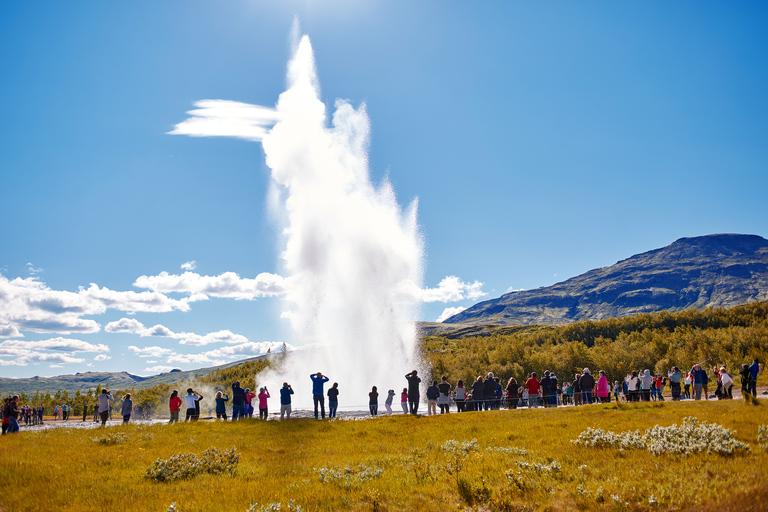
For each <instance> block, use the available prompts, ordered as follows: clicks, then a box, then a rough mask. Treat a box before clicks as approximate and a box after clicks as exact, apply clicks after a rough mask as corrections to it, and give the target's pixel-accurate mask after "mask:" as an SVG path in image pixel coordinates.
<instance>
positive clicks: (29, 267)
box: [27, 263, 43, 275]
mask: <svg viewBox="0 0 768 512" xmlns="http://www.w3.org/2000/svg"><path fill="white" fill-rule="evenodd" d="M27 271H28V272H29V273H30V274H32V275H35V274H39V273H40V272H42V271H43V269H41V268H35V266H34V265H33V264H32V263H27Z"/></svg>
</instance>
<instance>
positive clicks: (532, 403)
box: [525, 372, 541, 407]
mask: <svg viewBox="0 0 768 512" xmlns="http://www.w3.org/2000/svg"><path fill="white" fill-rule="evenodd" d="M525 387H526V388H528V407H538V406H539V389H540V388H541V384H540V383H539V379H537V378H536V372H532V373H531V377H530V378H529V379H528V380H527V381H525Z"/></svg>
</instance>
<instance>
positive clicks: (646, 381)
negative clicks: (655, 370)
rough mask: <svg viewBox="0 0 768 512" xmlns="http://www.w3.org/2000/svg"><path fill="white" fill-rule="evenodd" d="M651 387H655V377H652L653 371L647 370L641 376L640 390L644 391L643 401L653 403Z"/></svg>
mask: <svg viewBox="0 0 768 512" xmlns="http://www.w3.org/2000/svg"><path fill="white" fill-rule="evenodd" d="M651 385H653V377H652V376H651V370H648V369H646V370H645V371H643V374H642V375H641V376H640V389H642V391H643V401H644V402H650V401H651Z"/></svg>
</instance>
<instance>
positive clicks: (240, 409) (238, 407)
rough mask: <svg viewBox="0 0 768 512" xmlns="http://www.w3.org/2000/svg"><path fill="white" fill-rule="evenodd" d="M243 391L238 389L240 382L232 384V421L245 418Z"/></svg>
mask: <svg viewBox="0 0 768 512" xmlns="http://www.w3.org/2000/svg"><path fill="white" fill-rule="evenodd" d="M244 406H245V390H244V389H243V388H241V387H240V381H239V380H236V381H235V382H234V383H233V384H232V421H235V420H239V419H240V418H244V417H245V407H244Z"/></svg>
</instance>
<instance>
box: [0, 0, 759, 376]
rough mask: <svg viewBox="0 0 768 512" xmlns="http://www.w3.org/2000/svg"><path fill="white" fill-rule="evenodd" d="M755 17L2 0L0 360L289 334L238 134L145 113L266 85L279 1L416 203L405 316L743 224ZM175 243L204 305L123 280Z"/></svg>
mask: <svg viewBox="0 0 768 512" xmlns="http://www.w3.org/2000/svg"><path fill="white" fill-rule="evenodd" d="M767 10H768V7H766V6H765V5H764V4H762V3H758V2H752V3H731V4H726V3H722V2H675V3H672V4H670V3H668V2H589V3H576V2H571V3H566V2H507V1H504V2H483V3H479V4H477V3H466V2H452V1H449V2H433V1H426V2H399V1H387V2H383V1H371V2H352V1H330V2H312V1H305V2H291V1H285V2H259V1H247V2H246V1H232V2H204V1H194V0H193V1H184V2H181V1H175V0H168V1H164V2H143V1H139V2H131V3H130V4H126V3H121V4H117V3H113V4H110V3H104V2H89V1H84V2H79V3H77V4H76V5H75V4H67V3H61V2H53V1H40V2H33V3H30V2H4V3H3V4H2V5H0V69H1V70H2V75H0V76H2V79H0V105H2V107H0V114H1V115H2V122H0V155H2V158H1V159H0V178H1V181H0V183H2V186H1V187H0V199H1V201H0V216H1V217H2V219H3V222H2V223H0V241H1V242H0V375H3V376H8V377H28V376H33V375H55V374H61V373H74V372H77V371H89V370H104V371H119V370H127V371H130V372H133V373H139V374H150V373H157V371H160V370H161V369H164V368H170V367H180V368H183V369H192V368H196V367H200V366H209V365H211V364H213V363H215V362H220V361H224V360H235V359H240V358H242V357H247V356H248V355H252V354H255V353H258V352H259V351H260V350H263V349H264V348H265V347H270V346H274V344H279V343H281V342H283V341H291V340H289V339H288V334H287V327H286V325H285V322H284V321H283V320H280V318H279V315H280V311H281V307H282V304H281V302H282V301H281V298H280V296H279V295H277V294H276V295H269V294H268V293H267V294H265V293H262V292H263V288H258V286H262V285H263V283H260V282H257V281H258V279H257V276H259V275H260V274H267V277H269V276H273V275H274V276H277V277H279V262H278V259H279V251H280V234H279V229H278V228H277V227H276V225H275V222H274V221H273V219H272V217H271V216H270V214H269V211H268V207H267V203H268V191H269V179H270V178H269V168H267V166H266V164H265V161H264V151H263V149H262V147H261V144H260V143H259V142H252V141H246V140H240V139H234V138H219V137H215V138H214V137H211V138H196V137H185V136H178V135H168V132H169V131H171V130H173V128H174V126H175V125H176V124H178V123H180V122H182V121H183V120H184V119H186V118H187V117H188V115H187V112H188V111H189V110H191V109H192V108H193V104H194V103H195V102H197V101H199V100H203V99H225V100H233V101H239V102H244V103H250V104H255V105H265V106H274V104H275V102H276V101H277V98H278V95H279V94H280V93H281V92H282V91H283V90H285V85H286V79H285V70H286V63H287V61H288V59H289V58H290V52H291V44H290V31H291V27H292V23H293V20H294V18H295V17H297V18H298V19H299V20H300V23H301V30H302V32H303V33H306V34H308V35H309V37H310V38H311V40H312V46H313V48H314V52H315V58H316V64H317V70H318V75H319V80H320V85H321V89H322V99H323V101H324V102H325V103H326V105H328V106H329V107H331V106H332V105H333V103H334V100H335V99H337V98H343V99H347V100H349V101H350V102H351V103H352V104H353V105H360V104H361V103H363V102H364V103H365V104H366V105H367V111H368V115H369V117H370V123H371V142H370V149H369V158H370V172H371V177H372V180H373V181H374V182H375V183H378V182H380V181H381V180H382V179H384V178H385V177H388V179H389V180H390V181H391V183H392V185H393V187H394V189H395V191H396V193H397V196H398V200H399V202H400V204H401V205H403V206H405V205H407V204H408V203H410V202H411V201H412V200H413V199H414V198H418V204H419V210H418V220H419V225H420V229H421V233H422V235H423V237H424V242H425V260H426V261H425V270H424V283H423V286H424V288H425V289H430V290H432V291H433V292H434V293H433V294H432V296H433V297H435V300H434V301H433V302H425V303H424V304H422V306H421V319H423V320H430V321H432V320H435V319H437V318H438V317H440V316H441V314H442V313H443V311H444V310H445V308H454V307H455V308H459V307H467V306H469V305H471V304H473V303H475V302H477V301H478V300H482V299H483V298H491V297H496V296H499V295H501V294H502V293H505V292H506V291H508V290H510V289H530V288H536V287H540V286H547V285H550V284H553V283H555V282H558V281H561V280H564V279H567V278H569V277H572V276H575V275H578V274H580V273H582V272H585V271H587V270H589V269H592V268H596V267H601V266H606V265H611V264H613V263H615V262H616V261H618V260H621V259H624V258H627V257H629V256H631V255H633V254H636V253H639V252H644V251H646V250H650V249H654V248H657V247H662V246H664V245H667V244H669V243H671V242H673V241H674V240H676V239H677V238H680V237H686V236H697V235H705V234H711V233H722V232H733V233H750V234H757V235H761V236H766V235H768V215H766V210H765V206H764V204H765V199H764V198H765V196H766V191H768V172H766V171H768V169H767V168H766V167H767V164H768V140H766V139H767V138H768V131H767V130H766V129H765V119H768V97H766V95H765V91H766V90H768V65H767V64H768V41H767V40H766V39H767V38H768V35H767V34H766V31H765V30H764V27H765V26H766V21H768V16H767ZM188 262H195V263H194V268H193V266H192V265H188V267H187V268H188V269H189V272H191V273H194V274H197V275H199V276H209V277H210V278H211V279H210V280H209V281H210V283H208V284H209V285H210V286H209V287H208V288H206V289H207V290H209V293H208V295H207V296H208V300H202V299H200V300H187V301H185V298H186V299H189V297H190V295H189V294H188V295H183V294H178V293H172V292H167V291H158V290H157V289H155V290H153V289H149V288H141V287H139V286H137V285H136V284H137V283H139V278H140V277H141V276H147V278H151V277H152V276H160V275H161V273H162V272H167V273H169V274H171V275H178V274H182V273H183V272H185V270H184V269H182V268H181V267H182V265H183V264H185V263H188ZM227 273H234V274H236V275H237V276H238V277H237V278H236V279H239V280H236V281H235V285H236V286H235V288H237V286H239V287H240V288H237V290H239V291H238V292H233V291H232V288H231V287H230V288H228V289H227V290H229V291H222V290H224V288H217V286H221V285H222V282H223V281H226V276H229V277H230V278H232V279H235V278H233V277H232V276H233V274H227ZM221 276H225V277H224V278H222V277H221ZM448 276H455V277H456V279H454V280H448V281H444V279H445V278H446V277H448ZM214 278H216V279H214ZM232 279H230V281H229V282H230V284H232ZM249 280H250V281H249ZM441 282H443V284H442V285H441V284H440V283H441ZM91 283H93V286H92V284H91ZM478 283H482V284H478ZM94 286H95V287H94ZM249 286H255V287H257V288H258V290H260V291H258V292H253V290H254V289H255V288H248V287H249ZM80 287H82V291H81V290H80ZM210 290H214V291H213V292H212V293H211V292H210ZM216 290H219V292H218V295H217V292H216ZM248 290H250V291H248ZM481 292H482V293H484V294H486V295H484V296H481V295H480V293H481ZM237 299H239V300H237ZM110 325H111V327H110V328H109V329H107V327H108V326H110ZM153 328H154V330H153ZM163 329H165V330H163ZM180 342H184V343H180ZM129 347H132V348H129Z"/></svg>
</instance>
